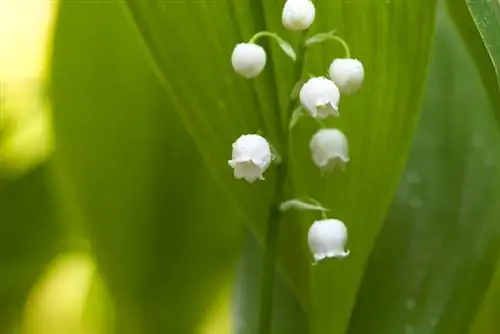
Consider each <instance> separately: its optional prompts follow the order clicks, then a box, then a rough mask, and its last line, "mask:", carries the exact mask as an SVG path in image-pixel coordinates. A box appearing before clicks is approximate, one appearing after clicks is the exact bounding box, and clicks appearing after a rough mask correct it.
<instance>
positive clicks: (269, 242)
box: [254, 33, 306, 334]
mask: <svg viewBox="0 0 500 334" xmlns="http://www.w3.org/2000/svg"><path fill="white" fill-rule="evenodd" d="M254 38H255V36H254ZM304 40H305V33H302V36H301V41H300V44H299V45H300V50H299V53H298V58H297V62H296V63H295V72H294V82H297V81H299V80H300V79H301V77H302V70H303V66H304V58H305V51H306V49H305V47H304V46H303V45H304ZM294 110H295V101H294V100H293V99H291V100H290V101H289V104H288V107H287V116H286V119H285V120H284V122H283V124H281V128H282V138H283V147H282V161H281V164H279V165H278V166H277V168H276V169H277V170H276V173H277V181H276V188H275V192H274V198H273V203H272V205H271V209H270V212H269V220H268V223H267V232H266V239H265V244H264V259H263V263H262V280H261V291H260V311H259V327H258V330H259V331H258V333H259V334H271V324H272V311H273V286H274V274H275V269H276V257H277V253H278V242H279V228H280V220H281V218H282V217H281V215H282V212H281V210H280V205H281V203H282V202H283V200H284V198H285V183H286V179H287V176H288V161H287V157H288V141H289V139H290V138H289V126H288V125H289V123H290V118H291V117H292V114H293V111H294Z"/></svg>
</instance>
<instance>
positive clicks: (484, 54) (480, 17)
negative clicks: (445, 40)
mask: <svg viewBox="0 0 500 334" xmlns="http://www.w3.org/2000/svg"><path fill="white" fill-rule="evenodd" d="M446 5H447V8H448V11H449V13H450V15H451V17H452V19H453V21H454V23H455V26H456V27H457V29H458V31H459V33H460V35H461V36H462V39H463V41H464V43H465V45H466V47H467V50H468V52H469V53H470V54H471V55H472V57H473V59H474V62H475V64H476V67H477V69H478V70H479V74H480V75H481V81H482V83H483V86H484V88H485V90H486V93H487V94H488V98H489V99H490V103H491V104H492V106H493V111H494V112H495V114H496V117H497V120H499V119H500V118H499V117H500V114H499V111H500V82H499V80H500V75H499V68H498V66H499V64H500V42H499V39H498V35H499V34H500V4H499V2H498V1H497V0H481V1H475V0H470V1H467V0H458V1H455V0H447V1H446ZM471 14H472V16H471Z"/></svg>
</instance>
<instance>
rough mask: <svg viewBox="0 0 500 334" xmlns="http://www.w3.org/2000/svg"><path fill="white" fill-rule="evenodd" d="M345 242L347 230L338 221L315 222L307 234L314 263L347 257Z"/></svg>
mask: <svg viewBox="0 0 500 334" xmlns="http://www.w3.org/2000/svg"><path fill="white" fill-rule="evenodd" d="M346 242H347V228H346V226H345V225H344V223H343V222H341V221H340V220H338V219H325V220H317V221H315V222H314V223H313V224H312V225H311V227H310V228H309V232H308V234H307V243H308V245H309V249H310V250H311V253H312V255H313V257H314V261H315V262H318V261H321V260H323V259H327V258H334V257H337V258H344V257H346V256H348V255H349V251H348V250H345V244H346Z"/></svg>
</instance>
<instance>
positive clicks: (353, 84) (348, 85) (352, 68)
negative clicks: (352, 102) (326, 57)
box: [328, 58, 365, 95]
mask: <svg viewBox="0 0 500 334" xmlns="http://www.w3.org/2000/svg"><path fill="white" fill-rule="evenodd" d="M328 74H329V75H330V79H331V80H332V81H333V82H334V83H335V84H336V85H337V87H338V88H339V90H340V92H341V93H342V94H345V95H350V94H354V93H356V92H357V91H358V90H359V89H360V88H361V85H362V84H363V80H364V79H365V70H364V68H363V64H362V63H361V62H360V61H359V60H357V59H352V58H338V59H335V60H334V61H333V62H332V63H331V65H330V68H329V69H328Z"/></svg>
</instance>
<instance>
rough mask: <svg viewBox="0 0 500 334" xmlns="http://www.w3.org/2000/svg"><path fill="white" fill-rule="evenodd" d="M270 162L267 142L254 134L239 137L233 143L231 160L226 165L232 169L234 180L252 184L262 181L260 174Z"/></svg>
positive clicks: (270, 156)
mask: <svg viewBox="0 0 500 334" xmlns="http://www.w3.org/2000/svg"><path fill="white" fill-rule="evenodd" d="M271 161H272V153H271V147H270V145H269V143H268V142H267V140H266V139H265V138H264V137H262V136H259V135H256V134H248V135H242V136H240V137H239V138H238V139H237V140H236V141H235V142H234V143H233V154H232V159H231V160H229V161H228V163H229V166H231V167H232V168H233V169H234V177H235V178H236V179H245V180H246V181H247V182H250V183H253V182H255V181H256V180H264V177H263V176H262V174H263V173H264V172H265V171H266V169H267V168H268V167H269V165H270V164H271Z"/></svg>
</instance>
